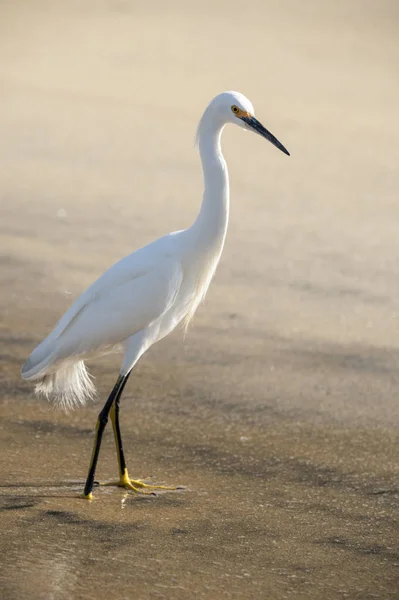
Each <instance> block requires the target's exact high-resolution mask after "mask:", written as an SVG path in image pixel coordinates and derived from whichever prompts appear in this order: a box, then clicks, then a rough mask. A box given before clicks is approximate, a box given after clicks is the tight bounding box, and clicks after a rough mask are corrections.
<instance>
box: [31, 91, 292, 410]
mask: <svg viewBox="0 0 399 600" xmlns="http://www.w3.org/2000/svg"><path fill="white" fill-rule="evenodd" d="M229 122H230V123H235V124H237V125H239V126H240V127H243V128H244V129H247V130H253V131H255V132H257V133H259V134H260V135H262V136H263V137H266V138H267V139H269V141H271V142H272V143H273V144H274V145H276V146H277V147H278V148H280V149H281V150H282V151H283V152H285V153H286V154H288V152H287V151H286V150H285V148H284V147H283V146H282V145H281V144H280V142H278V141H277V140H276V138H274V136H272V134H270V133H269V132H268V131H267V130H266V129H265V128H264V127H263V126H261V125H260V123H259V121H257V120H256V119H255V117H254V111H253V107H252V104H251V103H250V102H249V100H247V99H246V98H245V97H244V96H243V95H242V94H239V93H238V92H224V93H223V94H219V96H216V98H214V100H213V101H212V102H211V103H210V104H209V106H208V107H207V109H206V110H205V113H204V115H203V117H202V119H201V121H200V124H199V127H198V132H197V139H198V144H199V150H200V155H201V160H202V166H203V171H204V183H205V189H204V194H203V201H202V206H201V210H200V212H199V215H198V217H197V219H196V221H195V222H194V224H193V225H192V226H191V227H189V228H188V229H186V230H183V231H178V232H175V233H170V234H168V235H166V236H165V237H162V238H160V239H158V240H156V241H155V242H153V243H151V244H149V245H148V246H146V247H144V248H141V249H140V250H137V251H136V252H134V253H133V254H131V255H130V256H127V257H126V258H124V259H122V260H121V261H120V262H118V263H117V264H115V265H114V266H113V267H111V268H110V269H109V270H108V271H106V272H105V273H104V274H103V275H102V276H101V277H100V278H99V279H98V280H97V281H95V282H94V283H93V284H92V285H91V286H90V287H89V288H88V289H87V290H86V291H85V292H84V293H83V294H82V295H81V296H80V297H79V298H78V299H77V300H76V301H75V303H74V304H73V305H72V306H71V308H70V309H69V310H68V311H67V312H66V313H65V314H64V315H63V317H62V318H61V319H60V321H59V322H58V323H57V325H56V327H55V328H54V330H53V331H52V332H51V333H50V334H49V335H48V337H47V338H45V340H44V341H43V342H42V343H41V344H39V346H37V348H35V350H34V351H33V352H32V354H31V355H30V357H29V359H28V361H27V362H26V363H25V364H24V365H23V367H22V377H23V378H24V379H27V380H32V381H34V382H35V383H36V392H37V393H43V394H45V395H46V396H47V397H48V399H49V400H51V401H54V402H56V403H58V404H60V405H61V406H63V407H65V408H72V407H73V406H76V405H81V404H83V403H84V402H85V401H86V399H88V398H90V397H91V396H93V394H94V386H93V383H92V381H91V379H90V376H89V374H88V372H87V370H86V367H85V363H84V360H83V359H84V358H87V357H93V356H96V355H100V354H103V353H104V352H107V351H108V350H110V349H112V348H114V347H115V346H117V345H120V346H121V347H122V348H123V350H124V361H123V364H122V368H121V371H120V374H121V375H126V374H128V373H129V372H130V370H131V369H132V368H133V366H134V365H135V363H136V362H137V360H138V359H139V358H140V356H141V355H142V354H143V353H144V352H145V351H146V350H147V349H148V348H149V347H150V346H151V345H152V344H154V343H155V342H157V341H158V340H160V339H161V338H163V337H164V336H165V335H167V334H168V333H170V332H171V331H172V330H173V329H174V328H175V327H176V326H177V325H178V324H179V323H181V322H183V321H186V322H188V321H189V320H190V318H191V317H192V316H193V314H194V312H195V310H196V308H197V307H198V304H199V303H200V301H201V300H202V299H203V297H204V296H205V294H206V291H207V289H208V286H209V284H210V281H211V279H212V276H213V274H214V272H215V269H216V266H217V263H218V261H219V258H220V254H221V252H222V248H223V244H224V240H225V235H226V229H227V222H228V213H229V181H228V173H227V166H226V163H225V160H224V158H223V155H222V152H221V147H220V137H221V133H222V130H223V127H224V125H225V124H226V123H229Z"/></svg>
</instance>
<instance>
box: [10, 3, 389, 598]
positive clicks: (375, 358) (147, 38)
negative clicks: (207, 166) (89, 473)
mask: <svg viewBox="0 0 399 600" xmlns="http://www.w3.org/2000/svg"><path fill="white" fill-rule="evenodd" d="M398 26H399V9H398V3H397V2H396V1H394V0H393V1H388V0H385V1H384V0H381V1H380V2H374V1H371V0H369V1H367V0H363V1H360V0H358V1H356V0H349V1H348V0H338V1H335V2H333V3H332V2H327V1H325V2H319V1H316V0H304V1H302V2H297V1H295V0H291V1H289V0H285V1H280V0H279V1H277V0H274V1H269V0H268V1H265V0H264V1H262V2H260V1H258V2H255V1H253V2H246V3H244V4H243V3H240V2H238V1H236V0H231V1H230V2H216V3H215V2H211V1H210V0H204V1H203V2H201V3H193V2H180V3H179V2H161V1H158V2H151V3H145V2H139V1H137V2H134V1H128V0H118V1H117V0H115V1H112V0H103V1H101V2H97V1H96V2H94V0H93V1H83V2H81V1H80V2H78V1H77V0H76V1H75V2H72V1H70V2H54V1H51V2H50V1H48V2H43V1H40V2H39V1H37V0H36V1H35V2H28V1H27V0H25V2H22V1H19V2H3V3H2V4H1V7H0V86H1V94H0V108H1V110H0V164H1V172H0V190H1V204H0V229H1V239H0V261H1V275H0V277H1V279H0V281H1V288H0V309H1V316H0V319H1V358H2V361H1V379H0V382H1V417H2V420H1V431H0V433H1V438H0V456H1V464H0V494H1V498H0V500H1V505H0V506H1V511H0V519H1V532H2V535H1V540H0V550H1V573H0V587H1V597H2V598H3V599H4V600H17V599H18V600H19V599H20V598H29V599H32V600H39V599H40V600H42V599H43V600H47V599H48V600H58V599H64V598H66V599H69V598H74V599H77V598H84V599H85V600H86V599H88V600H90V599H103V598H116V597H118V598H131V597H134V598H138V599H139V600H141V599H142V598H143V599H144V598H154V599H158V598H167V599H171V598H173V599H188V598H205V599H209V600H211V599H212V600H213V599H219V598H229V599H238V598H240V599H243V598H245V599H246V598H254V597H257V598H268V599H269V598H270V599H276V600H279V599H283V598H299V599H301V598H304V599H305V598H323V599H326V600H329V599H344V598H349V599H354V598H355V599H359V600H369V599H370V600H371V599H374V598H380V599H383V600H386V599H389V598H398V597H399V591H398V590H399V577H398V574H399V544H398V539H399V538H398V534H399V530H398V517H397V514H398V513H397V507H398V506H397V505H398V497H399V479H398V458H399V456H398V455H399V451H398V425H399V404H398V395H399V335H398V330H399V327H398V319H399V302H398V298H399V260H398V259H399V241H398V239H399V238H398V221H399V206H398V189H399V174H398V170H397V165H398V163H399V147H398V138H399V120H398V115H397V113H398V106H399V78H398V68H397V65H398V61H399V44H398V35H397V34H398ZM224 89H239V90H240V91H242V92H243V93H245V94H246V95H248V96H249V97H250V98H251V100H252V101H253V103H254V104H255V107H256V109H257V116H258V117H259V118H260V120H262V121H263V122H264V123H265V125H266V126H268V127H269V128H270V129H271V131H272V132H273V133H274V134H275V135H276V136H277V137H278V138H279V139H280V140H281V141H282V142H283V143H284V144H285V145H286V146H287V147H288V149H289V150H290V151H291V153H292V157H291V158H290V159H288V158H287V157H285V156H284V155H283V154H281V153H279V152H278V151H277V150H276V149H274V148H273V147H272V146H271V145H268V144H267V143H266V142H264V140H261V139H260V138H257V137H256V136H250V135H245V134H244V133H243V132H242V131H239V130H238V129H237V130H234V129H233V128H231V129H229V130H227V131H226V133H225V136H224V149H225V155H226V158H227V159H228V163H229V168H230V174H231V188H232V211H231V224H230V230H229V234H228V240H227V244H226V248H225V252H224V255H223V258H222V262H221V264H220V267H219V269H218V272H217V275H216V278H215V280H214V282H213V285H212V287H211V290H210V292H209V295H208V297H207V300H206V303H205V305H204V306H202V307H201V309H200V310H199V312H198V314H197V316H196V318H195V322H194V326H192V327H191V328H190V330H189V332H188V334H187V336H186V338H185V339H183V335H182V333H181V332H176V333H175V334H173V336H171V337H170V338H169V339H167V340H164V341H163V342H161V343H160V344H158V345H157V346H156V347H154V348H153V349H151V351H150V352H149V353H148V354H147V355H146V356H145V357H144V358H143V359H142V361H141V362H140V364H139V365H138V367H137V369H136V372H135V376H134V377H132V378H131V381H130V382H129V386H128V389H127V391H126V394H125V397H124V400H123V403H122V424H123V433H124V439H125V446H126V452H127V458H128V464H129V466H130V471H131V472H132V473H134V475H137V476H142V477H146V476H152V477H154V479H155V480H156V481H165V482H167V483H177V484H185V485H186V486H187V487H188V489H187V491H184V492H173V493H167V494H166V493H163V494H159V495H158V496H157V497H149V498H146V497H139V496H134V495H131V494H127V493H125V492H124V491H122V490H118V489H114V488H105V489H104V488H103V489H99V490H98V491H97V493H96V499H95V501H93V502H92V503H89V502H86V501H83V500H82V499H80V498H79V491H80V490H81V487H82V484H83V481H84V479H85V476H86V469H87V466H88V461H89V456H90V451H91V444H92V440H93V429H94V423H95V419H96V416H97V413H98V411H99V407H100V401H99V402H97V403H96V404H93V405H90V406H88V407H87V408H86V409H84V410H81V411H77V412H74V413H73V414H71V415H68V416H66V415H64V414H60V413H57V412H55V411H53V410H51V409H49V407H48V406H47V405H46V403H45V402H43V401H40V400H37V399H35V398H34V397H33V395H32V387H31V386H30V385H28V384H26V383H24V382H22V381H21V379H20V378H19V369H20V365H21V363H22V362H23V361H24V359H25V358H26V357H27V356H28V354H29V353H30V351H31V350H32V349H33V347H34V346H35V344H36V343H37V342H39V341H40V340H41V339H42V338H43V337H44V335H45V334H46V333H47V332H48V331H49V330H50V329H51V328H52V326H53V325H54V323H55V321H56V320H57V319H58V318H59V316H60V315H61V314H62V312H63V311H64V309H66V308H67V306H68V305H69V304H70V302H71V301H72V299H73V298H74V297H76V296H77V295H78V294H79V292H81V291H82V290H83V289H84V288H85V287H86V286H87V285H88V284H89V283H90V282H91V281H93V280H94V279H95V278H96V277H97V276H98V275H99V274H101V273H102V271H103V270H104V269H105V268H106V267H108V266H109V265H111V264H112V263H113V262H114V261H115V260H117V259H118V258H120V257H121V256H124V255H125V254H128V253H129V252H131V251H132V250H134V249H135V248H137V247H139V246H140V245H142V244H144V243H146V242H148V241H150V240H151V239H153V238H154V237H156V236H158V235H161V234H163V233H165V232H167V231H170V230H173V229H179V228H182V227H185V226H187V225H188V224H189V223H190V222H191V221H192V220H193V219H194V217H195V215H196V212H197V211H198V208H199V202H200V199H201V173H200V168H199V162H198V156H197V154H196V152H195V149H194V148H193V143H192V142H193V137H194V131H195V127H196V123H197V120H198V118H199V116H200V115H201V112H202V110H203V108H204V106H205V104H206V103H207V102H208V101H209V99H210V98H211V97H212V96H213V95H215V94H216V93H218V92H219V91H222V90H224ZM119 360H120V359H119V357H117V356H114V357H109V358H108V359H103V360H102V361H100V362H96V363H95V364H94V365H92V371H93V373H94V375H95V376H96V382H97V385H98V390H99V395H100V399H101V401H104V399H105V397H106V395H107V392H108V391H109V389H110V388H111V387H112V385H113V383H114V380H115V378H116V374H117V370H118V364H119ZM115 474H116V460H115V455H114V450H113V445H112V437H111V433H110V432H108V433H107V435H106V439H105V443H104V447H103V451H102V455H101V458H100V465H99V471H98V476H99V477H100V478H104V479H110V478H112V477H114V476H115Z"/></svg>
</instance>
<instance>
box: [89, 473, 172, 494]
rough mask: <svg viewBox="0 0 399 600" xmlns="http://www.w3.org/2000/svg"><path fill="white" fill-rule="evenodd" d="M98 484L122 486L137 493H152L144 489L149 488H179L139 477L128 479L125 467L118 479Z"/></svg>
mask: <svg viewBox="0 0 399 600" xmlns="http://www.w3.org/2000/svg"><path fill="white" fill-rule="evenodd" d="M100 485H116V486H118V487H123V488H125V489H126V490H131V491H133V492H136V493H137V494H149V495H151V494H153V492H146V491H144V489H150V490H178V489H181V488H178V487H175V486H173V487H172V486H166V485H149V484H148V483H144V481H141V479H130V477H129V474H128V472H127V469H125V471H124V473H123V475H121V478H120V480H119V481H110V482H107V483H101V484H100Z"/></svg>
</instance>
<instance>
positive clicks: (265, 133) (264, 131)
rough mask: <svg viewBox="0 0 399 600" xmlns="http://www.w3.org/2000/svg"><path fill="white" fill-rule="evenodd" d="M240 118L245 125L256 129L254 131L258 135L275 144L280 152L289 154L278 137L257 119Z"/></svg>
mask: <svg viewBox="0 0 399 600" xmlns="http://www.w3.org/2000/svg"><path fill="white" fill-rule="evenodd" d="M241 119H242V120H243V121H244V122H245V123H246V124H247V125H249V127H250V128H251V129H253V130H254V131H256V133H259V135H261V136H262V137H264V138H266V139H267V140H269V142H271V143H272V144H273V146H276V148H278V149H279V150H281V152H284V154H287V156H290V153H289V152H288V150H287V148H284V146H283V144H280V142H279V141H278V139H277V138H275V137H274V135H273V134H272V133H270V131H268V130H267V129H266V127H263V125H262V123H259V121H258V119H255V117H241Z"/></svg>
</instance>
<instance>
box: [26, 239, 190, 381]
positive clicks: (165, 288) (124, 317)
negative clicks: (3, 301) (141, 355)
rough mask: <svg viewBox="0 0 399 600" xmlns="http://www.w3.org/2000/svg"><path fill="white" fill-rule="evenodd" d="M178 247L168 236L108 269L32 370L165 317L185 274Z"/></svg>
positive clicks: (42, 348) (38, 351) (46, 343)
mask: <svg viewBox="0 0 399 600" xmlns="http://www.w3.org/2000/svg"><path fill="white" fill-rule="evenodd" d="M172 244H173V245H172ZM174 248H175V241H174V240H173V238H171V237H170V236H165V237H164V238H160V239H159V240H157V241H156V242H153V243H152V244H150V245H148V246H145V247H144V248H141V249H140V250H137V251H136V252H134V253H133V254H131V255H130V256H127V257H126V258H124V259H122V260H121V261H119V262H118V263H116V264H115V265H114V266H113V267H111V268H110V269H108V271H106V272H105V273H104V274H103V275H102V276H101V277H100V278H99V279H98V280H97V281H95V282H94V283H93V284H92V285H91V286H90V287H89V288H88V289H87V290H86V291H85V292H84V293H83V294H82V295H81V296H80V297H79V298H78V299H77V300H76V301H75V302H74V304H73V305H72V306H71V307H70V309H69V310H67V312H66V313H65V314H64V315H63V317H62V318H61V319H60V321H59V322H58V323H57V325H56V327H55V328H54V329H53V331H52V332H51V333H50V334H49V336H48V337H47V338H46V339H45V340H43V342H42V343H41V344H40V345H39V346H38V347H37V348H35V350H34V351H33V352H32V354H31V356H30V359H29V361H28V362H27V363H26V366H24V367H25V369H26V371H28V370H29V371H30V370H31V369H32V368H34V367H39V366H40V368H42V367H43V366H44V365H45V364H50V363H52V362H54V360H55V361H58V360H60V359H62V358H66V357H69V356H77V355H82V354H86V353H88V352H91V351H93V350H97V349H100V348H105V347H109V346H113V345H115V344H117V343H119V342H121V341H123V340H125V339H126V338H128V337H129V336H131V335H133V334H134V333H135V332H137V331H139V330H140V329H143V328H144V327H147V326H148V325H150V324H151V323H153V322H154V321H155V320H156V319H158V318H159V317H161V316H162V315H163V314H164V313H165V312H166V311H167V310H168V309H169V308H170V307H171V305H172V303H173V301H174V299H175V297H176V294H177V293H178V291H179V289H180V285H181V282H182V277H183V273H182V267H181V263H180V261H179V260H178V258H177V257H176V255H175V253H174ZM34 370H36V369H34Z"/></svg>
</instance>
